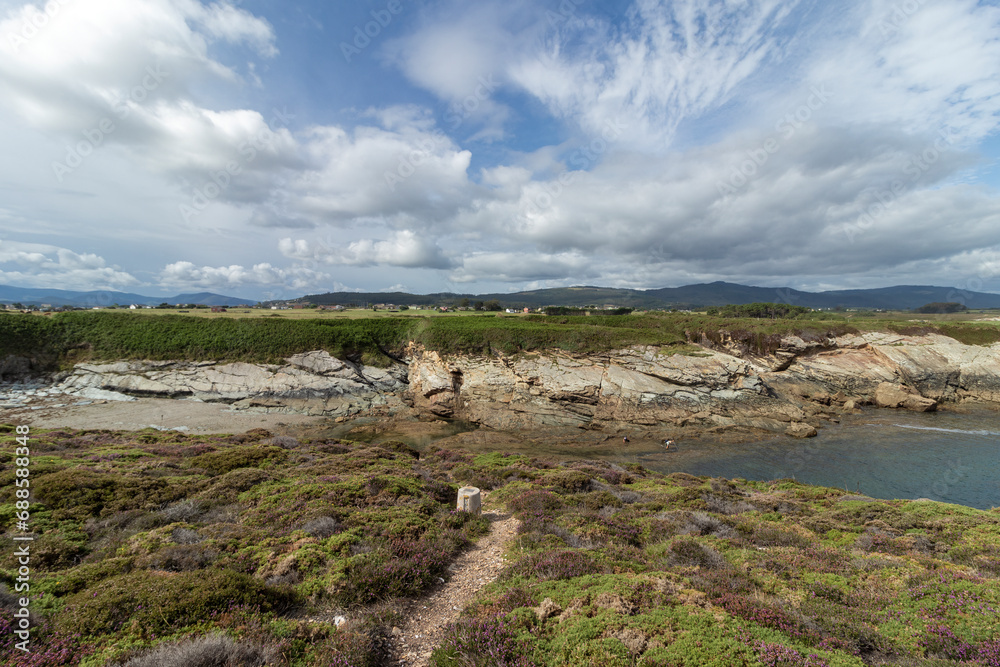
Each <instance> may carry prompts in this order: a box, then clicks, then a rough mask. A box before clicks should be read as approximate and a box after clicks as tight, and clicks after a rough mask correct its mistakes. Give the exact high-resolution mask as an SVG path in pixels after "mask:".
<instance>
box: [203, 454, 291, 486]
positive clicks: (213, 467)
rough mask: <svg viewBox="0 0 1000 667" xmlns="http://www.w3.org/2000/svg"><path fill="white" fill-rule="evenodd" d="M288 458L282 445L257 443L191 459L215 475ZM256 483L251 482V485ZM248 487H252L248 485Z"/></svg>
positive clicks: (279, 461) (280, 461)
mask: <svg viewBox="0 0 1000 667" xmlns="http://www.w3.org/2000/svg"><path fill="white" fill-rule="evenodd" d="M287 458H288V452H287V451H285V450H284V449H282V448H281V447H275V446H267V445H255V446H252V447H242V446H237V447H230V448H228V449H220V450H218V451H214V452H208V453H207V454H202V455H200V456H196V457H194V458H193V459H191V465H192V466H193V467H195V468H201V469H203V470H205V471H206V472H207V473H208V474H210V475H212V476H213V477H214V476H217V475H225V474H226V473H228V472H232V471H234V470H238V469H240V468H257V467H259V466H261V465H263V464H265V463H270V464H278V463H283V462H284V461H285V459H287ZM248 479H249V478H248ZM260 481H263V480H260ZM260 481H257V482H254V484H259V483H260ZM254 484H250V486H253V485H254ZM247 488H250V487H249V486H248V487H247Z"/></svg>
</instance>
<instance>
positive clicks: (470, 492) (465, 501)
mask: <svg viewBox="0 0 1000 667" xmlns="http://www.w3.org/2000/svg"><path fill="white" fill-rule="evenodd" d="M458 509H459V511H461V512H472V513H473V514H480V513H481V512H482V511H483V500H482V498H481V497H480V495H479V489H477V488H476V487H474V486H463V487H462V488H461V489H459V490H458Z"/></svg>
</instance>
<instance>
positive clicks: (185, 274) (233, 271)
mask: <svg viewBox="0 0 1000 667" xmlns="http://www.w3.org/2000/svg"><path fill="white" fill-rule="evenodd" d="M159 279H160V283H161V284H162V285H164V286H167V287H171V288H176V289H209V290H226V289H234V288H240V287H247V286H254V287H265V288H268V289H271V290H275V289H277V290H279V291H281V290H287V289H293V290H304V289H308V288H310V287H312V286H313V285H315V284H318V283H320V282H322V281H325V280H328V279H329V277H328V276H326V275H324V274H321V273H318V272H316V271H312V270H310V269H305V268H289V269H283V268H279V267H275V266H271V265H270V264H268V263H266V262H262V263H260V264H254V265H253V266H251V267H249V268H247V267H244V266H241V265H238V264H233V265H230V266H196V265H195V264H193V263H191V262H186V261H179V262H174V263H173V264H168V265H167V266H166V267H164V269H163V271H161V272H160V276H159Z"/></svg>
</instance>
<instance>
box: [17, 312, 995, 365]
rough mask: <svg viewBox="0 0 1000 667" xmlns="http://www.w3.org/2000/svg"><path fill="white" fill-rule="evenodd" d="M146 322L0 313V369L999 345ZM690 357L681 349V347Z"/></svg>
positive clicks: (617, 324)
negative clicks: (416, 350) (639, 348)
mask: <svg viewBox="0 0 1000 667" xmlns="http://www.w3.org/2000/svg"><path fill="white" fill-rule="evenodd" d="M147 312H151V313H155V312H157V311H137V312H128V311H117V312H116V311H103V312H69V313H58V314H54V315H46V316H39V315H30V314H21V313H0V358H2V357H4V356H6V355H8V354H15V355H22V356H29V357H32V358H33V359H35V360H36V362H37V365H38V366H39V367H46V368H56V367H59V366H67V365H71V364H72V363H74V362H78V361H86V360H118V359H153V360H168V359H188V360H218V361H248V362H260V363H279V362H281V361H282V360H283V359H285V358H287V357H288V356H290V355H292V354H296V353H300V352H306V351H310V350H320V349H322V350H326V351H328V352H329V353H330V354H332V355H334V356H336V357H340V358H348V359H352V360H354V361H360V362H364V363H368V364H374V365H386V364H388V363H390V362H391V361H392V359H393V358H396V357H398V356H399V355H400V354H402V352H403V349H404V348H405V347H406V345H407V343H408V342H411V341H414V342H417V343H421V344H423V345H424V346H426V347H427V348H428V349H432V350H437V351H439V352H441V353H444V354H458V353H465V354H486V355H492V354H497V353H502V354H506V355H512V354H517V353H521V352H528V351H535V350H544V349H558V350H563V351H568V352H572V353H579V354H599V353H602V352H607V351H609V350H614V349H619V348H622V347H627V346H629V345H661V346H668V347H676V348H678V349H679V350H680V351H683V350H684V349H690V350H692V351H693V350H695V349H696V348H694V347H693V346H692V345H691V344H692V343H701V344H713V343H718V342H720V341H722V340H723V339H725V340H726V341H728V342H730V343H735V344H738V345H741V346H743V347H744V348H745V349H746V350H747V351H749V352H752V353H758V354H766V353H769V352H773V351H774V350H775V349H776V348H777V346H778V345H779V343H780V340H781V337H782V336H783V335H786V334H796V335H799V336H802V337H803V338H805V339H807V340H817V339H822V338H826V337H828V336H830V335H838V334H844V333H857V332H859V331H895V332H898V333H931V332H937V333H942V334H944V335H948V336H951V337H953V338H956V339H958V340H959V341H961V342H964V343H968V344H977V345H979V344H992V343H995V342H997V341H1000V326H997V325H998V323H997V322H992V321H986V322H969V321H961V320H960V319H957V316H956V318H954V319H944V318H938V319H924V320H914V319H912V317H913V316H912V315H909V314H907V315H905V316H904V315H899V316H896V317H889V316H882V317H880V318H876V317H872V316H857V317H854V316H851V317H848V316H845V315H837V314H833V313H807V314H804V315H802V316H798V317H795V318H784V319H755V318H746V317H744V318H732V317H719V316H709V315H704V314H697V313H647V314H632V315H615V316H612V315H593V316H584V315H573V316H545V315H506V314H504V315H497V314H493V313H490V314H482V313H463V314H460V315H455V316H450V317H445V316H429V315H421V316H415V315H409V314H396V315H385V314H379V313H372V314H371V316H365V317H333V316H326V315H324V314H316V315H314V316H312V317H306V316H298V315H296V316H295V317H288V318H286V317H284V316H283V315H277V316H275V317H269V316H263V317H247V316H238V315H236V314H234V315H233V316H228V315H230V314H229V313H223V314H219V315H220V316H219V317H202V316H196V315H179V314H162V315H147V314H144V313H147ZM688 346H690V348H688Z"/></svg>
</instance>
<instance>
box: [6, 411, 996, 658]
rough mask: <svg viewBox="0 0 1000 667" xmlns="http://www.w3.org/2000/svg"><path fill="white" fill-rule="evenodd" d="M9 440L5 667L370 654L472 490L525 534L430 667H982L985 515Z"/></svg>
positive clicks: (223, 440) (430, 457)
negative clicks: (19, 551) (29, 623)
mask: <svg viewBox="0 0 1000 667" xmlns="http://www.w3.org/2000/svg"><path fill="white" fill-rule="evenodd" d="M13 431H14V429H13V427H11V426H2V425H0V517H2V522H0V525H2V526H3V528H4V530H7V531H8V533H7V534H6V535H4V539H5V542H6V543H7V544H8V545H9V544H13V542H12V541H11V538H12V537H13V534H14V533H13V530H14V527H13V524H14V517H15V511H16V504H15V503H16V498H17V496H16V494H15V483H14V481H15V479H16V475H15V467H20V466H23V465H25V462H24V461H20V462H17V461H16V458H15V453H14V452H15V447H16V443H15V434H14V432H13ZM30 448H31V456H30V463H29V464H28V467H29V468H30V499H29V500H30V528H31V530H33V531H34V535H35V541H34V542H33V543H31V577H30V591H28V592H26V593H25V592H22V593H19V594H15V593H13V592H12V591H13V589H14V587H15V586H16V576H17V567H18V566H17V563H16V559H15V558H14V557H13V555H12V549H5V550H4V552H3V560H2V563H0V566H2V569H0V583H2V585H3V586H0V664H5V665H7V664H10V665H14V664H16V665H32V666H40V665H83V666H91V665H94V666H96V665H105V664H111V665H125V664H128V665H130V666H131V667H150V666H152V665H157V666H160V667H164V666H166V667H182V666H190V665H202V664H206V665H207V664H213V665H215V664H218V665H225V664H233V665H260V664H269V665H289V666H292V665H294V666H301V667H313V666H315V667H320V666H324V667H325V666H327V665H340V666H343V665H354V666H375V665H382V664H389V663H388V662H387V660H388V654H387V648H386V647H387V645H388V644H387V637H388V635H389V632H390V630H391V628H392V627H393V626H394V625H398V624H401V618H400V613H401V612H400V609H401V606H400V604H399V600H400V598H403V597H407V596H415V595H419V594H421V593H422V592H424V591H427V590H428V589H429V588H431V587H432V586H434V585H435V584H436V582H437V581H438V577H446V576H448V566H449V564H450V563H451V562H452V561H453V560H454V558H455V557H456V555H457V554H458V553H460V552H461V551H462V550H463V549H464V548H466V547H467V546H468V545H469V544H470V542H472V541H474V540H476V539H477V538H478V537H479V536H481V535H483V534H485V532H486V531H488V529H489V524H488V522H487V521H486V519H484V518H481V517H476V516H473V515H469V514H466V513H459V512H455V511H454V509H453V505H454V502H455V497H456V492H457V490H458V488H459V486H460V485H464V484H472V485H476V486H479V487H480V488H483V489H487V490H491V493H490V497H489V499H488V503H489V506H490V507H491V508H493V509H496V510H501V511H507V512H511V513H513V514H514V515H516V516H517V517H518V518H519V519H520V520H521V528H520V530H519V533H518V535H517V536H516V538H515V539H514V540H512V542H511V543H510V544H509V546H508V550H507V556H508V559H509V561H508V562H509V565H508V567H507V569H506V570H505V571H504V572H503V573H502V574H501V576H500V578H499V579H498V580H497V581H495V582H493V583H491V584H489V585H488V586H486V587H485V588H483V589H482V590H481V591H480V593H479V594H478V597H477V598H476V600H475V601H474V602H473V603H472V604H471V605H470V606H469V607H467V608H466V609H464V610H463V611H462V612H461V615H460V616H459V618H458V620H457V622H455V623H454V624H453V625H451V626H450V627H449V628H448V630H447V636H446V638H445V640H444V641H443V643H442V644H441V645H440V646H439V647H438V648H437V649H436V650H435V651H434V653H433V656H432V659H431V663H432V664H433V665H435V667H450V666H454V665H462V666H469V665H481V666H486V665H518V666H532V665H533V666H537V667H542V666H553V667H555V666H557V665H572V666H574V667H575V666H593V667H607V666H618V665H620V666H623V667H624V666H630V667H631V666H635V667H653V666H668V665H669V666H687V665H691V666H694V665H720V666H722V665H727V666H728V665H754V666H759V665H812V666H817V667H818V666H822V665H831V666H833V665H838V666H839V665H843V666H848V665H851V666H855V665H856V666H861V665H880V664H885V665H970V666H971V665H977V666H997V665H1000V639H998V637H1000V585H998V583H1000V511H998V510H997V509H994V510H992V511H980V510H973V509H969V508H966V507H961V506H954V505H945V504H940V503H936V502H930V501H902V500H899V501H877V500H873V499H871V498H866V497H861V496H854V495H848V494H847V493H846V492H845V491H843V490H839V489H830V488H820V487H812V486H805V485H801V484H798V483H795V482H793V481H789V480H778V481H772V482H748V481H744V480H725V479H708V478H699V477H693V476H690V475H686V474H682V473H674V474H671V475H666V476H664V475H661V474H656V473H653V472H650V471H647V470H645V469H643V468H642V467H639V466H636V465H625V466H618V465H615V464H612V463H607V462H596V461H556V460H544V459H537V458H531V457H528V456H524V455H513V454H504V453H500V452H494V453H488V454H479V455H472V454H470V453H466V452H462V451H448V450H442V449H435V448H434V447H430V448H428V449H427V450H426V451H422V452H418V451H415V450H413V449H411V448H409V447H407V446H406V445H404V444H402V443H399V442H395V441H386V442H381V443H374V444H373V443H358V442H350V441H341V440H307V439H301V440H299V439H296V438H293V437H290V436H277V437H275V436H272V435H271V434H270V433H267V432H266V431H262V430H256V431H251V432H249V433H247V434H243V435H239V436H225V435H217V436H196V435H188V434H183V433H176V432H158V431H154V430H148V431H140V432H131V433H124V432H113V431H47V432H46V431H36V432H33V433H32V434H31V439H30ZM19 595H29V596H30V600H31V610H32V614H33V628H32V644H31V647H32V653H30V654H28V655H24V654H22V653H20V652H19V651H17V650H16V649H15V648H14V642H15V639H14V636H13V634H12V626H13V624H14V622H15V619H14V616H13V611H14V610H15V609H17V602H16V600H17V597H18V596H19ZM337 614H343V615H344V616H345V617H346V618H347V619H348V620H347V622H346V623H345V624H343V625H341V626H340V627H338V626H337V625H336V623H335V622H334V618H335V615H337ZM208 656H214V657H213V658H212V659H215V660H217V661H216V662H209V661H208ZM227 660H228V662H226V661H227Z"/></svg>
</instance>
